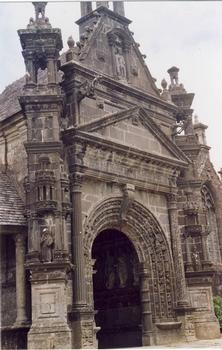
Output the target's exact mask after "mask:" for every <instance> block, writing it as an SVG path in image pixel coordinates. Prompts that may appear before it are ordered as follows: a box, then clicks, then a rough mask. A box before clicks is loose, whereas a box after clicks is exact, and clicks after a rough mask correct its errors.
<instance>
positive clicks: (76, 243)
mask: <svg viewBox="0 0 222 350" xmlns="http://www.w3.org/2000/svg"><path fill="white" fill-rule="evenodd" d="M82 178H83V174H82V173H80V172H76V173H73V174H72V250H73V264H74V266H75V270H74V274H73V306H74V308H75V309H76V308H77V309H81V308H82V306H86V304H87V301H86V281H85V262H84V248H83V236H82V198H81V197H82V189H81V187H82Z"/></svg>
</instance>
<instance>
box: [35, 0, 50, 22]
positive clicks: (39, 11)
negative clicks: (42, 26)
mask: <svg viewBox="0 0 222 350" xmlns="http://www.w3.org/2000/svg"><path fill="white" fill-rule="evenodd" d="M33 5H34V7H35V20H36V22H37V21H38V20H39V19H45V7H46V5H47V2H43V1H41V2H38V1H37V2H33ZM40 15H41V16H40Z"/></svg>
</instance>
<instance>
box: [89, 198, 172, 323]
mask: <svg viewBox="0 0 222 350" xmlns="http://www.w3.org/2000/svg"><path fill="white" fill-rule="evenodd" d="M121 203H122V198H121V197H111V198H108V199H105V200H104V201H102V202H101V203H99V204H98V205H97V206H96V207H95V208H94V210H93V211H92V212H91V214H90V215H89V217H88V218H87V220H86V222H85V227H84V249H85V256H88V258H89V259H90V257H91V250H92V245H93V242H94V240H95V238H96V237H97V235H98V234H99V233H100V232H101V231H103V230H105V229H111V228H112V229H113V228H116V229H118V230H121V231H122V232H124V233H125V234H126V236H127V237H128V238H129V240H130V241H131V242H132V244H133V246H134V248H135V250H136V252H137V255H138V259H139V261H140V262H145V261H146V262H147V263H148V265H149V267H150V277H149V279H150V281H149V285H150V291H151V294H152V295H151V299H152V300H151V305H152V314H153V317H154V318H155V320H156V321H159V320H163V319H164V320H167V319H168V320H169V319H173V318H174V316H175V314H174V287H173V285H174V284H173V268H172V261H171V255H170V250H169V246H168V242H167V239H166V237H165V234H164V232H163V230H162V228H161V226H160V225H159V223H158V221H157V220H156V218H155V217H154V215H153V214H152V213H151V212H150V211H149V210H148V209H147V208H145V207H144V206H143V205H142V204H140V203H138V202H136V201H134V202H133V203H131V205H130V206H129V208H128V211H127V215H126V219H125V220H124V222H122V221H121V220H120V208H121Z"/></svg>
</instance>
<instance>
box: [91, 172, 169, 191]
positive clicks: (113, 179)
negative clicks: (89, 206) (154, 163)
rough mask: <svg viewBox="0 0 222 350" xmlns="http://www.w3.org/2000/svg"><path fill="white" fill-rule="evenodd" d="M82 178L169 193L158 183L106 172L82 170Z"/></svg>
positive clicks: (167, 188) (165, 187)
mask: <svg viewBox="0 0 222 350" xmlns="http://www.w3.org/2000/svg"><path fill="white" fill-rule="evenodd" d="M84 178H85V179H87V178H89V179H93V180H96V181H104V182H106V183H118V184H121V185H123V184H127V183H129V182H130V183H131V184H133V185H134V186H135V187H136V188H137V189H141V190H146V191H151V192H155V193H163V194H168V193H170V187H169V186H165V185H161V184H159V183H154V182H151V181H144V180H140V179H135V178H131V177H127V176H119V175H118V177H117V176H116V175H114V174H109V173H107V172H105V171H104V172H103V171H101V170H100V171H98V170H94V169H84Z"/></svg>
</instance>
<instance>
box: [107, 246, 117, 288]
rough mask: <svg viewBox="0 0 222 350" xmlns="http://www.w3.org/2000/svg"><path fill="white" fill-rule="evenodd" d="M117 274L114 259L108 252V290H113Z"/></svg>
mask: <svg viewBox="0 0 222 350" xmlns="http://www.w3.org/2000/svg"><path fill="white" fill-rule="evenodd" d="M115 279H116V272H115V265H114V258H113V257H112V256H111V255H110V253H109V252H107V256H106V262H105V285H106V288H107V289H112V288H113V287H114V284H115Z"/></svg>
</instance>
